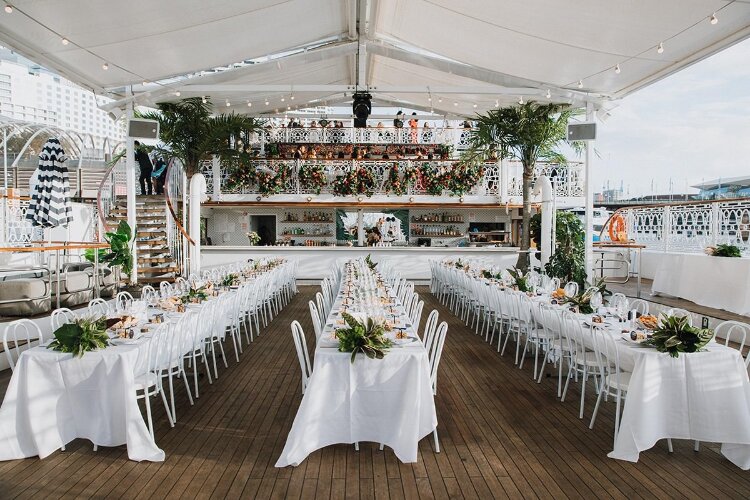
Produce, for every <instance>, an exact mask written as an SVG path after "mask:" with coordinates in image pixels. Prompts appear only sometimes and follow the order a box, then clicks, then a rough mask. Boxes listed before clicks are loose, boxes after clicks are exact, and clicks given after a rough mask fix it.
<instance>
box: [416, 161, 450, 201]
mask: <svg viewBox="0 0 750 500" xmlns="http://www.w3.org/2000/svg"><path fill="white" fill-rule="evenodd" d="M443 176H444V168H443V167H434V166H432V165H430V164H429V163H424V164H422V166H420V167H419V178H420V180H421V183H422V188H423V189H424V191H425V193H426V194H429V195H431V196H440V195H442V194H443V189H445V183H444V180H443Z"/></svg>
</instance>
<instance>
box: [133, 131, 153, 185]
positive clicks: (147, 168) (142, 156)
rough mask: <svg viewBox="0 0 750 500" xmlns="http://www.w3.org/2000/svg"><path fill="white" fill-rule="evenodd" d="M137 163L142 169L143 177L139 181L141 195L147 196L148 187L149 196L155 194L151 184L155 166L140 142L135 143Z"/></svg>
mask: <svg viewBox="0 0 750 500" xmlns="http://www.w3.org/2000/svg"><path fill="white" fill-rule="evenodd" d="M135 161H136V163H138V167H139V168H140V169H141V176H140V177H139V179H138V182H139V183H140V184H141V194H146V187H148V194H149V195H152V194H154V188H153V185H152V184H151V174H152V173H153V171H154V166H153V165H152V164H151V159H150V158H149V157H148V153H147V152H146V150H145V149H144V148H142V147H141V143H140V142H138V141H135Z"/></svg>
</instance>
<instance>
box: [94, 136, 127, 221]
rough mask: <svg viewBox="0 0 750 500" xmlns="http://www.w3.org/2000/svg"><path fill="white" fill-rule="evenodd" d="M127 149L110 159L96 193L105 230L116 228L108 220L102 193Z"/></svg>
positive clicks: (98, 209)
mask: <svg viewBox="0 0 750 500" xmlns="http://www.w3.org/2000/svg"><path fill="white" fill-rule="evenodd" d="M125 154H126V150H124V149H123V150H122V151H120V152H119V153H118V154H116V155H115V156H114V157H113V158H112V159H111V160H110V161H109V168H108V169H107V171H106V172H105V173H104V175H103V176H102V180H101V181H99V191H98V192H97V193H96V211H97V212H98V214H99V222H100V223H101V225H102V228H104V230H105V231H111V230H112V229H114V227H113V226H112V225H111V224H110V223H109V222H107V217H106V215H105V213H104V212H105V210H104V206H103V202H102V193H103V192H104V188H105V184H106V183H107V181H108V180H110V176H111V175H113V172H114V170H115V167H117V165H118V164H119V163H120V161H121V160H122V159H123V158H124V157H125ZM114 184H115V183H114V182H112V185H113V186H114ZM112 197H113V198H114V194H112Z"/></svg>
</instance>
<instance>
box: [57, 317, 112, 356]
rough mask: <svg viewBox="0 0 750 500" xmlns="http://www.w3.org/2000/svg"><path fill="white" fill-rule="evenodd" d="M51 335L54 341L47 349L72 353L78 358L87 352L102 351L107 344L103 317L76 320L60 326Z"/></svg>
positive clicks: (105, 323) (105, 324)
mask: <svg viewBox="0 0 750 500" xmlns="http://www.w3.org/2000/svg"><path fill="white" fill-rule="evenodd" d="M52 334H53V335H54V336H55V340H53V341H52V342H50V344H49V346H47V348H48V349H54V350H55V351H60V352H65V353H72V354H74V355H76V356H79V357H80V356H83V353H85V352H87V351H93V350H95V349H104V348H105V347H107V345H108V343H109V336H108V335H107V321H106V318H105V317H104V316H102V317H99V318H76V319H74V320H73V322H72V323H66V324H64V325H62V326H60V328H58V329H57V330H55V331H54V332H52Z"/></svg>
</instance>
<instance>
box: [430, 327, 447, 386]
mask: <svg viewBox="0 0 750 500" xmlns="http://www.w3.org/2000/svg"><path fill="white" fill-rule="evenodd" d="M447 333H448V323H446V322H445V321H443V322H442V323H440V325H439V326H438V327H437V330H436V331H435V338H434V340H433V342H432V351H431V352H429V353H428V359H429V361H430V381H431V382H432V389H433V391H435V387H436V384H437V372H438V366H439V365H440V358H441V357H442V355H443V346H445V336H446V334H447Z"/></svg>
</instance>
